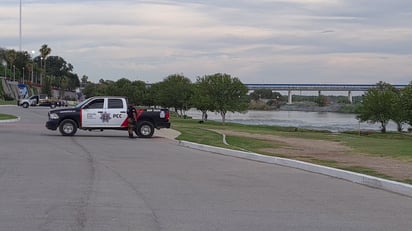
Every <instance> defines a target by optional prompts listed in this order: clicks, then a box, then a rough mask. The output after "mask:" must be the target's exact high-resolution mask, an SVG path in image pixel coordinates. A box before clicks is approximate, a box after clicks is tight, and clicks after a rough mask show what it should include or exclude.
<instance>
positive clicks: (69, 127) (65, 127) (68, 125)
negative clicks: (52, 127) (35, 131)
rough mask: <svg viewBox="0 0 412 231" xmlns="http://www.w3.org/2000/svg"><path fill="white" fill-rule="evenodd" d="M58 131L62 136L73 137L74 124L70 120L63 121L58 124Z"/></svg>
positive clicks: (74, 131)
mask: <svg viewBox="0 0 412 231" xmlns="http://www.w3.org/2000/svg"><path fill="white" fill-rule="evenodd" d="M59 131H60V133H61V134H62V135H63V136H73V135H74V134H75V133H76V131H77V125H76V122H74V121H73V120H71V119H66V120H63V121H62V122H61V123H60V126H59Z"/></svg>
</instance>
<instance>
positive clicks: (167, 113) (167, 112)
mask: <svg viewBox="0 0 412 231" xmlns="http://www.w3.org/2000/svg"><path fill="white" fill-rule="evenodd" d="M165 118H166V120H169V119H170V113H169V111H166V116H165Z"/></svg>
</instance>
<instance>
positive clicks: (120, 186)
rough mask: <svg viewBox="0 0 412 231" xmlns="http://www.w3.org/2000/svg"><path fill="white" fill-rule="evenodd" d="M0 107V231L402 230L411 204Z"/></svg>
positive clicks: (328, 180) (410, 222)
mask: <svg viewBox="0 0 412 231" xmlns="http://www.w3.org/2000/svg"><path fill="white" fill-rule="evenodd" d="M47 111H48V108H29V109H23V108H18V107H16V106H6V107H4V106H3V107H0V112H1V113H8V114H15V115H18V116H19V117H20V119H19V121H15V122H10V123H0V208H1V209H0V230H1V231H2V230H5V231H6V230H7V231H8V230H41V231H43V230H53V231H54V230H99V231H104V230H116V231H122V230H149V231H150V230H179V231H182V230H188V231H189V230H190V231H192V230H199V231H203V230H224V231H231V230H233V231H235V230H236V231H242V230H245V231H246V230H247V231H250V230H325V231H330V230H373V231H377V230H378V231H379V230H405V231H406V230H408V231H409V230H410V227H412V219H411V218H412V217H411V215H410V211H412V199H411V198H410V197H406V196H402V195H398V194H395V193H391V192H387V191H384V190H379V189H375V188H369V187H366V186H362V185H359V184H355V183H351V182H348V181H344V180H339V179H336V178H332V177H328V176H325V175H320V174H315V173H310V172H306V171H302V170H298V169H294V168H288V167H282V166H276V165H271V164H266V163H262V162H256V161H251V160H245V159H240V158H235V157H230V156H223V155H217V154H214V153H210V152H206V151H200V150H193V149H189V148H186V147H182V146H180V145H178V143H177V142H176V141H174V140H171V139H168V138H165V136H164V135H162V133H159V134H157V133H155V136H154V137H153V138H152V139H129V138H128V137H127V132H126V131H103V132H88V131H79V132H78V133H77V134H76V135H75V136H74V137H63V136H61V135H60V133H59V132H58V131H49V130H47V129H46V128H45V127H44V123H45V122H46V119H47V118H46V117H47Z"/></svg>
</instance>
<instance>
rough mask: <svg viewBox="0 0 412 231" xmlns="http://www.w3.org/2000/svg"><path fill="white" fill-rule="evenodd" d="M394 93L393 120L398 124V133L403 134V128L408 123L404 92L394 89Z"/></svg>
mask: <svg viewBox="0 0 412 231" xmlns="http://www.w3.org/2000/svg"><path fill="white" fill-rule="evenodd" d="M392 91H393V92H394V96H393V99H392V100H393V101H392V116H391V120H392V121H393V122H395V123H396V126H397V130H398V132H402V130H403V126H404V125H405V123H407V121H408V119H407V110H406V108H404V105H403V100H404V98H405V97H404V96H403V95H402V91H401V90H399V89H396V88H393V89H392Z"/></svg>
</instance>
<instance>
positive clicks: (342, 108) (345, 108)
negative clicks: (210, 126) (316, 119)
mask: <svg viewBox="0 0 412 231" xmlns="http://www.w3.org/2000/svg"><path fill="white" fill-rule="evenodd" d="M350 108H352V109H353V110H351V109H350ZM278 110H280V111H303V112H336V113H350V112H352V111H354V106H351V105H347V104H331V105H327V106H323V107H321V106H318V105H317V104H316V103H310V102H304V103H295V104H284V105H281V106H280V107H279V109H278Z"/></svg>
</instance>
